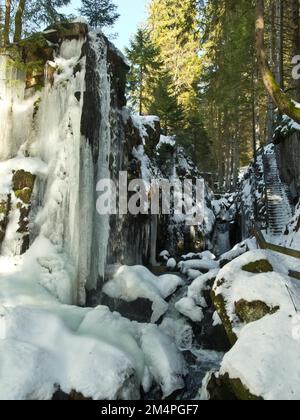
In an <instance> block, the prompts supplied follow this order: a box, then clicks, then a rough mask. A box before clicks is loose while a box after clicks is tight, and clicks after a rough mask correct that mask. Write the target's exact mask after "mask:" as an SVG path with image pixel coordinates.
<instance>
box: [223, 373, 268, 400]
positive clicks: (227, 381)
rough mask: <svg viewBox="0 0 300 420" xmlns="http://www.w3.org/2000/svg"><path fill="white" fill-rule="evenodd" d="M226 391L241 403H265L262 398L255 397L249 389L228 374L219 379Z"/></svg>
mask: <svg viewBox="0 0 300 420" xmlns="http://www.w3.org/2000/svg"><path fill="white" fill-rule="evenodd" d="M219 380H220V382H221V384H222V386H223V388H224V389H227V392H229V393H231V394H234V395H235V396H236V399H237V400H239V401H263V398H262V397H258V396H256V395H253V394H252V393H251V392H250V391H249V389H247V388H246V386H245V385H244V384H243V383H242V381H241V380H240V379H239V378H238V379H231V378H230V377H229V375H228V374H226V375H222V376H220V378H219Z"/></svg>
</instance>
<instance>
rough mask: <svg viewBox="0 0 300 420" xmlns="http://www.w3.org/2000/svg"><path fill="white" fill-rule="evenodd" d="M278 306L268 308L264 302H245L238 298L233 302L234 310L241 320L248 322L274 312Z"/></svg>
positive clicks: (277, 309)
mask: <svg viewBox="0 0 300 420" xmlns="http://www.w3.org/2000/svg"><path fill="white" fill-rule="evenodd" d="M279 309H280V307H279V306H276V307H275V308H270V307H269V306H268V305H267V304H266V303H265V302H261V301H254V302H247V301H245V300H243V299H242V300H240V301H238V302H236V303H235V312H236V314H237V316H238V317H239V318H240V320H241V321H242V322H246V323H247V324H250V323H251V322H255V321H259V320H260V319H262V318H264V317H265V316H266V315H272V314H275V313H276V312H277V311H279Z"/></svg>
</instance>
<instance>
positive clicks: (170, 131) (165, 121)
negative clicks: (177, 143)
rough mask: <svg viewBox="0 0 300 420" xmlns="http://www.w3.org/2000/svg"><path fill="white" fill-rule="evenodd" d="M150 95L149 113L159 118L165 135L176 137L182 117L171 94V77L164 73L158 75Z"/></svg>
mask: <svg viewBox="0 0 300 420" xmlns="http://www.w3.org/2000/svg"><path fill="white" fill-rule="evenodd" d="M151 93H152V95H151V103H150V105H149V113H150V114H153V115H158V116H159V117H160V120H161V127H162V129H163V131H164V134H165V135H176V134H177V135H178V134H179V132H180V130H181V128H182V123H183V119H184V115H183V109H182V107H181V105H180V104H178V100H177V98H176V95H175V94H174V92H173V86H172V77H171V76H170V75H169V74H168V73H166V72H165V73H162V74H160V77H159V80H158V81H157V83H156V84H155V85H154V88H153V90H152V92H151Z"/></svg>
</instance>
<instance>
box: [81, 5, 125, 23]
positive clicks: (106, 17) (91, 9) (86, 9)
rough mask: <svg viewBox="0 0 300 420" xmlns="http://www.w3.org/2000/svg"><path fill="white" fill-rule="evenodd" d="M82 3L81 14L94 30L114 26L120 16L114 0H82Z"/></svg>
mask: <svg viewBox="0 0 300 420" xmlns="http://www.w3.org/2000/svg"><path fill="white" fill-rule="evenodd" d="M81 3H82V5H81V7H80V9H79V12H80V14H81V15H82V16H84V17H85V18H87V20H88V22H89V24H90V25H91V26H92V27H93V28H104V27H109V26H113V25H114V23H115V22H116V20H117V19H118V18H119V16H120V15H119V14H118V12H117V6H116V5H115V4H114V3H113V2H112V0H81Z"/></svg>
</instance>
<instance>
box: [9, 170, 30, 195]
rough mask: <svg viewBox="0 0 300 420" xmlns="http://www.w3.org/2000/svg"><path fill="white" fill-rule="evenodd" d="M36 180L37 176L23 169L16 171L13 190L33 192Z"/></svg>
mask: <svg viewBox="0 0 300 420" xmlns="http://www.w3.org/2000/svg"><path fill="white" fill-rule="evenodd" d="M35 178H36V176H35V175H33V174H31V173H30V172H26V171H24V170H23V169H22V170H19V171H16V172H15V173H14V175H13V190H14V191H18V190H23V189H24V188H29V189H30V190H33V187H34V182H35Z"/></svg>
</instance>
